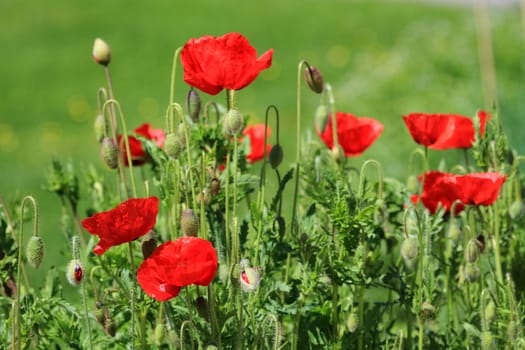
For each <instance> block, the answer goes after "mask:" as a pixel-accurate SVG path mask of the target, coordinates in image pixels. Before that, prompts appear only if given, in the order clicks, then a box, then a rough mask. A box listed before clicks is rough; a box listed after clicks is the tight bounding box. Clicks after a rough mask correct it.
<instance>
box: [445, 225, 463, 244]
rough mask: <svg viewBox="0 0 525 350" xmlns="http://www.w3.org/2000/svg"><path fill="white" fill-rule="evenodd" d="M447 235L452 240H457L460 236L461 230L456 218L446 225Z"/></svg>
mask: <svg viewBox="0 0 525 350" xmlns="http://www.w3.org/2000/svg"><path fill="white" fill-rule="evenodd" d="M447 236H448V238H449V239H450V240H452V241H453V242H456V241H458V240H459V237H460V236H461V230H460V229H459V225H458V223H457V222H456V220H452V221H450V224H449V226H448V232H447Z"/></svg>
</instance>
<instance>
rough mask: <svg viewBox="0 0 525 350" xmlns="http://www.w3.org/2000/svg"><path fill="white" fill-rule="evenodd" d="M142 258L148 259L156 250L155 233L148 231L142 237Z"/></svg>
mask: <svg viewBox="0 0 525 350" xmlns="http://www.w3.org/2000/svg"><path fill="white" fill-rule="evenodd" d="M141 248H142V256H143V257H144V259H146V258H148V257H149V256H150V255H151V254H152V253H153V251H154V250H155V248H157V235H156V233H155V231H153V230H150V231H149V232H148V233H146V234H145V235H144V236H142V246H141Z"/></svg>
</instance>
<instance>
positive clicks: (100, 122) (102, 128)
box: [93, 114, 108, 142]
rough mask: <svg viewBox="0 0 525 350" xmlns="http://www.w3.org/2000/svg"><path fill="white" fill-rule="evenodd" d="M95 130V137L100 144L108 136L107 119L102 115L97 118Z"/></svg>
mask: <svg viewBox="0 0 525 350" xmlns="http://www.w3.org/2000/svg"><path fill="white" fill-rule="evenodd" d="M93 128H94V129H95V137H96V139H97V141H98V142H100V141H102V139H103V138H104V136H106V135H107V134H108V130H107V123H106V118H104V116H103V115H102V114H98V115H97V116H96V118H95V123H94V125H93Z"/></svg>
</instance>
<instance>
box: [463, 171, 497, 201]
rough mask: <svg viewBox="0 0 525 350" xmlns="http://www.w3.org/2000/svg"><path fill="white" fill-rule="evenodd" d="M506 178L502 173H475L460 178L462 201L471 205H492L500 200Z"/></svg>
mask: <svg viewBox="0 0 525 350" xmlns="http://www.w3.org/2000/svg"><path fill="white" fill-rule="evenodd" d="M506 178H507V177H506V176H505V175H502V174H500V173H495V172H488V173H473V174H467V175H463V176H458V179H457V184H458V187H459V189H458V192H459V194H460V199H461V201H462V202H463V203H465V204H470V205H491V204H492V203H494V202H495V201H496V199H498V195H499V192H500V189H501V186H502V185H503V183H504V182H505V180H506Z"/></svg>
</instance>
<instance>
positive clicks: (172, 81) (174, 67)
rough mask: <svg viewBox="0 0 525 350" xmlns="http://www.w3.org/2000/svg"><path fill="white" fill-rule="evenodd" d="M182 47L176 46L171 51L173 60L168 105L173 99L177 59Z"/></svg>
mask: <svg viewBox="0 0 525 350" xmlns="http://www.w3.org/2000/svg"><path fill="white" fill-rule="evenodd" d="M181 50H182V47H178V48H177V49H176V50H175V52H174V53H173V61H172V63H171V80H170V106H171V104H172V103H173V102H174V101H175V76H176V73H177V59H178V58H179V55H180V52H181Z"/></svg>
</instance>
